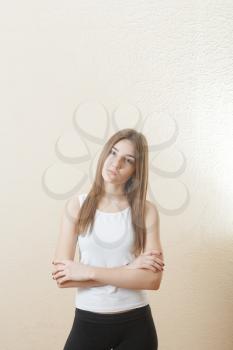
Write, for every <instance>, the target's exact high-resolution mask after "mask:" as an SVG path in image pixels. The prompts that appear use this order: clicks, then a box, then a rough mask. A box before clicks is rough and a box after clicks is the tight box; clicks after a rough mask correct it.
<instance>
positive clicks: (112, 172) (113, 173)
mask: <svg viewBox="0 0 233 350" xmlns="http://www.w3.org/2000/svg"><path fill="white" fill-rule="evenodd" d="M108 172H109V173H110V174H112V175H115V176H116V175H117V173H115V172H114V171H112V170H110V169H109V170H108Z"/></svg>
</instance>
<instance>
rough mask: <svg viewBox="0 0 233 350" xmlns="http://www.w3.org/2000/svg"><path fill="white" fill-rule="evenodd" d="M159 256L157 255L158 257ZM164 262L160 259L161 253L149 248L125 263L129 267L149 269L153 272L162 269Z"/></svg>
mask: <svg viewBox="0 0 233 350" xmlns="http://www.w3.org/2000/svg"><path fill="white" fill-rule="evenodd" d="M158 256H159V257H158ZM163 266H165V264H164V263H163V260H162V254H160V252H159V251H157V250H149V251H148V252H145V253H142V254H141V255H139V256H138V257H137V258H135V259H134V260H133V261H132V262H131V263H130V264H128V265H126V266H125V267H126V268H129V269H141V268H145V269H149V270H152V271H153V272H157V271H163Z"/></svg>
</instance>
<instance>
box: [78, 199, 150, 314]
mask: <svg viewBox="0 0 233 350" xmlns="http://www.w3.org/2000/svg"><path fill="white" fill-rule="evenodd" d="M86 196H87V193H85V194H80V195H79V201H80V205H82V204H83V201H84V199H85V197H86ZM133 241H134V230H133V226H132V222H131V208H130V207H128V208H126V209H124V210H121V211H118V212H115V213H107V212H102V211H100V210H99V209H96V213H95V221H94V226H93V230H92V231H91V232H90V228H89V229H88V231H87V234H86V235H84V234H82V233H81V234H80V235H79V236H78V245H79V254H80V262H81V263H84V264H88V265H90V266H96V267H120V266H123V265H126V264H127V263H129V262H131V261H132V260H134V259H135V256H134V255H133V254H132V253H131V252H130V248H131V247H132V245H133ZM147 304H149V299H148V295H147V291H146V290H138V289H126V288H118V287H116V286H112V285H105V286H98V287H90V288H83V287H78V288H77V291H76V295H75V306H76V308H79V309H83V310H87V311H93V312H101V313H104V312H106V313H108V312H109V313H110V312H113V313H114V312H120V311H124V310H129V309H134V308H138V307H141V306H145V305H147Z"/></svg>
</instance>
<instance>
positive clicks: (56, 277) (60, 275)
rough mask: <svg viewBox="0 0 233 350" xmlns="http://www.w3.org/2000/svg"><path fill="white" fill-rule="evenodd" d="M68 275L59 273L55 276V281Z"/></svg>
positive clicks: (62, 272)
mask: <svg viewBox="0 0 233 350" xmlns="http://www.w3.org/2000/svg"><path fill="white" fill-rule="evenodd" d="M65 275H66V274H65V273H64V271H61V272H57V273H56V274H55V275H53V279H54V280H56V279H58V278H61V277H64V276H65Z"/></svg>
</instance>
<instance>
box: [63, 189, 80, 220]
mask: <svg viewBox="0 0 233 350" xmlns="http://www.w3.org/2000/svg"><path fill="white" fill-rule="evenodd" d="M79 210H80V201H79V194H77V193H75V194H74V195H72V196H71V197H70V198H68V199H67V200H66V203H65V207H64V212H65V213H66V216H68V217H71V218H73V219H76V218H77V215H78V212H79Z"/></svg>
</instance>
